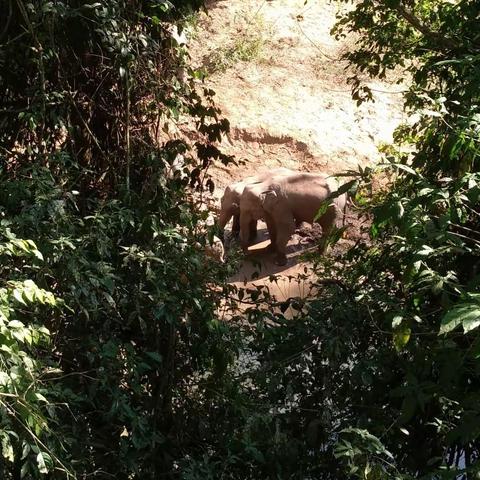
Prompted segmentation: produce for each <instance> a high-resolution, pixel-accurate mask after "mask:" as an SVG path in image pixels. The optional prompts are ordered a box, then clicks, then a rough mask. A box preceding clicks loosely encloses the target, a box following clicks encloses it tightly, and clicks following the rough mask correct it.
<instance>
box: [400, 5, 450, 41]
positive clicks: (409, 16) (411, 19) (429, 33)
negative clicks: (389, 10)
mask: <svg viewBox="0 0 480 480" xmlns="http://www.w3.org/2000/svg"><path fill="white" fill-rule="evenodd" d="M395 10H396V11H397V12H398V13H399V14H400V16H401V17H402V18H403V19H404V20H406V21H407V22H408V23H409V24H410V25H411V26H412V27H414V28H415V29H416V30H418V31H419V32H421V33H423V35H425V36H426V37H428V38H430V39H432V40H434V41H435V42H437V43H438V44H439V45H440V46H442V47H444V48H446V49H448V50H451V49H454V48H457V47H458V44H457V42H455V41H454V40H452V39H451V38H448V37H445V36H443V35H441V34H439V33H438V32H434V31H433V30H431V29H430V28H429V27H427V26H426V25H425V24H424V23H422V22H421V21H420V20H419V19H418V18H417V17H416V16H415V15H414V14H413V13H412V12H411V11H409V10H407V9H406V8H405V7H404V6H403V5H402V4H401V3H400V4H399V5H398V6H396V7H395Z"/></svg>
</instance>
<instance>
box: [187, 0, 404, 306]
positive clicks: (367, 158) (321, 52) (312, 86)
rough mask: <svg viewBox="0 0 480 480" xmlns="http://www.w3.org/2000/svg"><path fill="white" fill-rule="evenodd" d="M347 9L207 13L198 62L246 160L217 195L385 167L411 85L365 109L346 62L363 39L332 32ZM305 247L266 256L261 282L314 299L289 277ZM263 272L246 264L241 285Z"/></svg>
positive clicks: (391, 86)
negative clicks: (273, 178)
mask: <svg viewBox="0 0 480 480" xmlns="http://www.w3.org/2000/svg"><path fill="white" fill-rule="evenodd" d="M338 8H339V4H338V3H337V2H331V1H328V0H309V1H308V2H307V3H306V4H305V0H264V1H258V0H215V1H210V2H209V8H208V14H202V15H201V16H200V19H199V21H198V26H197V28H196V31H195V33H194V36H193V37H194V38H193V39H192V40H190V41H189V53H190V55H191V57H192V60H193V64H194V66H196V67H198V68H202V67H203V68H206V69H208V70H209V71H210V75H209V76H208V77H207V79H206V81H205V83H206V86H207V87H210V88H212V89H213V90H214V91H215V92H216V102H217V104H218V106H219V107H220V108H221V110H222V112H223V114H224V116H226V117H227V118H228V119H229V121H230V124H231V131H230V134H229V135H228V136H227V137H226V138H225V139H224V141H223V142H222V145H221V148H222V150H223V151H224V152H225V153H227V154H232V155H235V157H236V159H237V160H240V161H242V162H244V163H243V164H242V165H239V166H231V167H230V166H229V167H224V166H217V167H215V168H214V170H213V177H214V179H215V182H216V184H217V189H216V195H218V197H220V196H221V194H222V192H223V189H224V187H225V186H226V185H227V184H229V183H231V182H232V181H236V180H239V179H241V178H243V177H246V176H249V175H252V174H255V173H257V172H260V171H264V170H268V169H269V168H273V167H278V166H283V167H288V168H292V169H296V170H303V171H311V172H315V171H321V172H326V173H330V174H335V173H338V172H341V171H344V170H346V169H355V170H356V169H357V166H358V165H362V166H365V165H368V164H372V163H375V162H377V161H378V160H379V154H378V150H377V149H378V146H379V145H381V144H382V143H390V142H391V141H392V133H393V130H394V129H395V127H396V126H397V125H398V124H399V123H401V122H402V120H404V117H403V112H402V108H401V105H402V96H401V92H402V90H403V89H404V88H405V87H404V86H402V85H397V84H396V83H395V82H394V79H392V81H387V82H383V83H380V82H369V86H370V87H371V88H372V89H373V92H374V95H375V102H374V103H367V104H363V105H361V106H360V107H357V105H356V103H355V102H354V101H353V100H352V98H351V95H350V87H349V85H348V84H347V78H348V76H349V75H351V72H350V71H349V70H348V69H347V68H346V64H345V62H344V61H342V60H341V58H340V57H341V55H342V53H343V52H345V50H346V49H348V47H349V46H351V45H352V44H354V42H355V38H353V37H347V38H344V39H342V40H341V41H336V40H335V39H334V38H333V37H332V36H331V35H330V33H329V32H330V30H331V28H332V27H333V25H334V23H335V16H336V13H337V9H338ZM357 223H358V222H357ZM356 227H357V228H356V229H357V230H358V225H356ZM263 228H264V226H263ZM351 237H352V235H350V238H351ZM267 238H268V236H265V232H264V234H263V236H262V235H260V236H259V242H260V241H261V242H263V243H262V245H265V244H268V240H267ZM350 241H351V240H350ZM302 242H303V244H302ZM343 242H347V243H348V240H344V241H343ZM305 243H308V241H305V238H302V237H301V236H299V235H294V237H293V238H292V240H291V241H290V243H289V249H290V250H289V261H288V264H287V265H286V266H285V267H278V266H276V265H274V264H273V261H272V258H271V257H269V256H264V257H263V258H261V261H262V269H261V273H260V275H259V278H258V279H257V280H256V281H255V282H253V283H255V284H258V283H259V282H261V283H263V284H267V285H269V286H270V287H271V288H273V290H274V292H275V293H276V294H277V295H278V296H279V297H280V298H279V299H284V298H285V297H289V296H298V295H300V296H305V295H306V292H307V291H308V290H309V288H308V286H305V285H296V284H295V283H294V282H293V283H292V282H291V281H289V280H288V278H287V276H288V275H295V274H296V273H297V272H299V271H302V272H303V269H304V267H305V264H303V263H301V262H299V261H298V255H299V251H300V250H301V249H302V248H304V247H305ZM257 247H258V246H256V247H253V248H257ZM254 270H258V269H257V268H256V267H253V266H252V265H251V263H250V262H249V261H248V260H247V261H246V262H245V264H244V266H243V267H242V269H241V270H240V272H239V273H238V274H237V275H236V276H235V277H234V278H232V282H234V283H236V284H238V285H243V284H245V282H249V281H250V279H251V274H252V273H253V271H254ZM269 274H281V275H282V276H283V283H282V280H281V279H280V283H278V282H277V283H276V284H275V285H273V284H271V283H269V281H268V275H269Z"/></svg>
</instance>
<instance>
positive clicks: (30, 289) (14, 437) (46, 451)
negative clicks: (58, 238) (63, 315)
mask: <svg viewBox="0 0 480 480" xmlns="http://www.w3.org/2000/svg"><path fill="white" fill-rule="evenodd" d="M4 223H5V222H3V224H2V225H1V226H0V229H1V233H2V237H3V242H2V243H1V244H0V256H1V258H2V274H3V275H2V277H3V285H4V286H2V288H0V438H1V452H2V456H3V458H4V461H3V462H2V465H5V466H3V467H2V468H1V472H2V476H3V478H6V477H5V476H6V475H7V471H8V468H9V467H8V466H11V467H12V468H13V469H17V471H19V472H21V476H22V477H25V476H27V475H30V476H31V478H37V477H39V476H40V475H39V474H46V473H48V472H50V471H52V470H53V469H54V467H56V468H57V469H59V470H60V471H62V472H63V473H64V474H65V475H67V476H68V475H69V473H70V472H69V471H68V470H67V468H66V467H65V465H64V464H63V463H62V461H61V460H60V459H59V458H58V457H57V450H59V447H61V445H60V444H59V442H58V438H57V435H56V428H57V426H58V418H59V415H60V414H61V411H60V410H61V408H59V407H58V406H57V405H55V401H54V400H55V397H56V394H55V390H56V389H55V386H54V385H53V384H52V380H51V379H49V377H50V376H51V374H52V373H55V372H58V369H57V368H56V362H55V360H54V356H53V355H52V354H48V353H47V352H48V348H49V347H50V345H51V336H50V332H49V330H48V329H47V328H46V327H45V323H46V322H44V321H43V320H44V318H46V319H47V321H51V318H52V317H55V316H56V315H57V314H58V312H59V311H60V310H59V309H60V308H61V305H62V302H61V301H60V300H58V299H57V298H56V297H55V296H54V295H53V294H52V293H51V292H49V291H47V290H44V289H42V288H39V287H38V286H37V285H36V284H35V283H34V282H33V281H32V280H31V279H28V278H27V279H25V278H26V277H28V276H29V275H33V274H34V272H33V270H34V269H35V267H36V266H37V265H38V264H39V262H41V258H42V255H41V253H40V252H39V251H38V249H37V247H36V245H35V243H34V242H32V241H31V240H22V239H19V238H16V237H15V236H14V235H13V234H12V232H11V231H10V230H9V229H8V228H6V227H5V225H4ZM8 276H10V277H11V279H8ZM22 278H23V279H22ZM49 317H50V320H49ZM7 478H8V477H7Z"/></svg>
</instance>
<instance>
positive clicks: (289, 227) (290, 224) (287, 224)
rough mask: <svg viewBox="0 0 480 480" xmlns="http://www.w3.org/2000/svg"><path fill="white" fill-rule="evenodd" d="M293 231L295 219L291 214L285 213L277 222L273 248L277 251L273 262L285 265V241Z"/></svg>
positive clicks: (286, 241)
mask: <svg viewBox="0 0 480 480" xmlns="http://www.w3.org/2000/svg"><path fill="white" fill-rule="evenodd" d="M294 232H295V220H294V218H293V216H292V214H291V213H290V214H287V215H285V217H284V218H282V222H281V223H278V224H277V232H276V233H277V236H276V241H275V249H276V252H277V255H276V258H275V263H276V264H277V265H286V263H287V243H288V241H289V240H290V237H291V236H292V234H293V233H294Z"/></svg>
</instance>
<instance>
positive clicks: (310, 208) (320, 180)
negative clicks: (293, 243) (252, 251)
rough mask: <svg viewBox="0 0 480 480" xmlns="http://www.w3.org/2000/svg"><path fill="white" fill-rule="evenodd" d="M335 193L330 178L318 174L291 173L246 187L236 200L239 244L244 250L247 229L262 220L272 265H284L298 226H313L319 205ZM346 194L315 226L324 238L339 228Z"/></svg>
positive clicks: (331, 178) (333, 199) (333, 203)
mask: <svg viewBox="0 0 480 480" xmlns="http://www.w3.org/2000/svg"><path fill="white" fill-rule="evenodd" d="M337 189H338V186H337V182H336V181H335V179H334V178H333V177H329V176H328V175H325V174H322V173H306V172H292V173H291V174H289V175H285V176H283V177H281V178H277V179H275V181H265V182H261V183H255V184H250V185H246V186H245V187H244V189H243V193H242V195H241V198H240V241H241V244H242V247H243V249H244V251H247V250H248V246H249V244H250V238H249V234H248V231H249V230H248V229H249V225H250V224H251V223H252V222H253V221H255V222H256V221H257V220H259V219H264V220H265V222H266V224H267V228H268V232H269V234H270V242H271V245H270V248H271V249H273V250H274V251H275V252H276V263H277V264H278V265H285V264H286V263H287V257H286V247H287V243H288V240H289V239H290V237H291V235H292V234H293V232H294V231H295V225H296V224H299V223H301V222H308V223H313V220H314V218H315V216H316V215H317V212H318V211H319V209H320V207H321V205H322V203H323V202H324V201H325V200H327V199H328V198H329V197H330V196H331V195H332V193H333V192H335V191H336V190H337ZM346 203H347V196H346V194H342V195H340V196H338V197H335V198H332V201H331V204H330V205H329V207H328V208H327V210H326V211H325V213H324V214H323V215H321V216H320V217H319V218H318V219H317V220H316V222H318V223H319V224H320V225H321V226H322V232H323V235H324V236H326V235H328V234H329V232H330V231H331V230H332V228H333V227H334V226H339V224H340V221H341V219H343V217H344V214H345V207H346Z"/></svg>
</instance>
